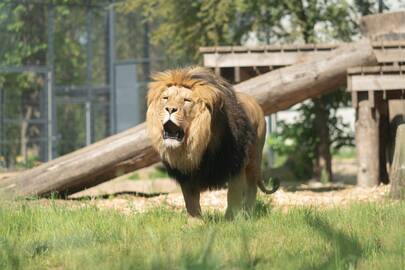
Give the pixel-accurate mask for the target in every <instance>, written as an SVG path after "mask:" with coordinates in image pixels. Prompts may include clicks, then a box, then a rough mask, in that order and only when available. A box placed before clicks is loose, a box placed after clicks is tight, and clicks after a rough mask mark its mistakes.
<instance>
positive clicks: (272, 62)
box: [200, 44, 339, 83]
mask: <svg viewBox="0 0 405 270" xmlns="http://www.w3.org/2000/svg"><path fill="white" fill-rule="evenodd" d="M338 45H339V44H302V45H263V46H224V47H203V48H201V49H200V52H201V53H202V54H203V61H204V66H206V67H209V68H212V69H214V70H215V72H216V73H217V74H219V75H221V76H222V77H224V78H225V79H227V80H228V81H229V82H231V83H240V82H243V81H245V80H247V79H250V78H252V77H255V76H258V75H260V74H263V73H266V72H269V71H271V70H274V69H277V68H280V67H285V66H290V65H294V64H297V63H300V62H304V61H307V60H310V59H312V60H314V59H316V57H320V56H321V57H322V56H325V55H327V54H328V53H330V52H331V51H332V50H334V49H336V48H337V47H338Z"/></svg>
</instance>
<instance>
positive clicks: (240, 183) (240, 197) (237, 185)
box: [225, 169, 247, 219]
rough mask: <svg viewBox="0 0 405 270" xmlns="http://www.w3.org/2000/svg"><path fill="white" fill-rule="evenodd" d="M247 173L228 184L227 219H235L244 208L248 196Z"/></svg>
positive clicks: (243, 171)
mask: <svg viewBox="0 0 405 270" xmlns="http://www.w3.org/2000/svg"><path fill="white" fill-rule="evenodd" d="M246 184H247V181H246V172H245V169H243V170H242V171H241V173H240V174H239V175H237V176H235V177H234V178H233V179H231V180H230V181H229V183H228V197H227V201H228V206H227V208H226V213H225V218H226V219H232V218H234V217H235V216H236V215H237V214H238V213H239V212H240V211H241V210H242V209H243V208H244V203H245V202H244V201H245V195H246Z"/></svg>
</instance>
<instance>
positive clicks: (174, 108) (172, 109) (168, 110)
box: [165, 106, 177, 114]
mask: <svg viewBox="0 0 405 270" xmlns="http://www.w3.org/2000/svg"><path fill="white" fill-rule="evenodd" d="M165 110H166V111H167V112H168V113H169V114H172V113H175V112H177V108H176V107H170V106H166V107H165Z"/></svg>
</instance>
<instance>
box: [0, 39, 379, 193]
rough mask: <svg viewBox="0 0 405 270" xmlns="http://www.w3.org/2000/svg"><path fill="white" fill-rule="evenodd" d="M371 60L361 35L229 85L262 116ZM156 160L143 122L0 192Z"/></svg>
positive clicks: (63, 185)
mask: <svg viewBox="0 0 405 270" xmlns="http://www.w3.org/2000/svg"><path fill="white" fill-rule="evenodd" d="M376 62H377V60H376V58H375V56H374V53H373V49H372V47H371V45H370V43H369V42H368V41H365V40H363V41H360V42H358V43H354V44H349V45H344V46H342V47H341V48H339V49H336V50H335V51H332V52H331V53H330V54H329V55H328V56H322V57H316V58H315V59H314V60H311V61H306V62H303V63H300V64H297V65H293V66H290V67H286V68H281V69H277V70H275V71H271V72H268V73H266V74H263V75H260V76H258V77H255V78H253V79H250V80H248V81H245V82H243V83H240V84H238V85H236V86H235V88H236V90H238V91H242V92H246V93H248V94H250V95H251V96H253V97H255V98H256V100H257V101H258V102H259V104H260V105H261V107H262V108H263V111H264V112H265V114H266V115H268V114H271V113H273V112H277V111H279V110H284V109H287V108H289V107H290V106H292V105H294V104H296V103H298V102H301V101H304V100H305V99H307V98H314V97H317V96H320V95H322V94H325V93H328V92H330V91H333V90H335V89H337V88H338V87H339V86H342V85H344V84H345V83H346V70H347V69H348V68H350V67H355V66H361V65H373V64H376ZM158 160H159V158H158V155H157V153H155V151H154V150H153V149H152V147H151V144H150V141H149V139H148V137H147V131H146V129H145V124H141V125H139V126H137V127H135V128H132V129H129V130H127V131H124V132H122V133H119V134H117V135H115V136H112V137H109V138H106V139H104V140H102V141H99V142H97V143H95V144H92V145H90V146H88V147H85V148H83V149H80V150H78V151H75V152H73V153H70V154H68V155H65V156H62V157H60V158H57V159H55V160H52V161H50V162H48V163H45V164H42V165H41V166H38V167H36V168H34V169H31V170H28V171H25V172H23V173H21V174H20V175H19V176H17V177H15V178H11V179H7V180H5V181H2V182H0V191H3V193H4V194H5V195H8V196H27V195H46V194H49V193H51V192H53V191H59V192H66V193H73V192H76V191H78V190H81V189H84V188H89V187H91V186H94V185H96V184H99V183H101V182H103V181H106V180H109V179H111V178H112V177H114V176H116V175H117V174H119V173H121V174H122V173H126V172H130V171H133V170H136V169H139V168H142V167H145V166H148V165H151V164H153V163H154V162H157V161H158Z"/></svg>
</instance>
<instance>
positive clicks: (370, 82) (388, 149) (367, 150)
mask: <svg viewBox="0 0 405 270" xmlns="http://www.w3.org/2000/svg"><path fill="white" fill-rule="evenodd" d="M404 49H405V48H404ZM404 51H405V50H404ZM403 60H405V59H403ZM347 90H348V91H349V92H351V96H352V104H353V106H354V107H355V108H356V113H357V118H356V147H357V159H358V166H359V169H358V174H357V181H358V184H359V185H361V186H375V185H378V184H379V183H380V181H382V182H388V171H389V168H390V164H391V163H392V155H393V151H394V147H395V144H394V140H395V134H396V127H397V126H398V124H400V123H401V122H403V121H404V117H405V107H404V104H403V103H402V104H401V103H399V105H400V107H399V111H396V112H395V110H394V106H393V104H394V103H393V101H394V100H399V101H403V100H405V67H404V66H403V65H393V66H374V67H358V68H352V69H349V70H348V88H347ZM401 107H402V108H401Z"/></svg>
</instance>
